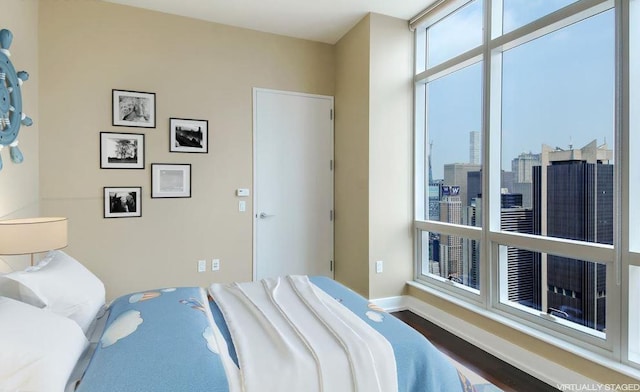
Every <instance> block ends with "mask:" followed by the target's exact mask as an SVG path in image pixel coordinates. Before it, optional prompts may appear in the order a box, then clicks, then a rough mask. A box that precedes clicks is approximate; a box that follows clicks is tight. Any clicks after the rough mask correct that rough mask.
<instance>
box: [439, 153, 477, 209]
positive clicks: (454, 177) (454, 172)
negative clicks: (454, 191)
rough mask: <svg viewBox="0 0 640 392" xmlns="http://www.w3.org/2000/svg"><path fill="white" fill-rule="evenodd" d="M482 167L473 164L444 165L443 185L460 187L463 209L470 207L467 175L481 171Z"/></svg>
mask: <svg viewBox="0 0 640 392" xmlns="http://www.w3.org/2000/svg"><path fill="white" fill-rule="evenodd" d="M481 167H482V166H480V165H475V164H471V163H447V164H445V165H444V181H443V185H451V186H459V187H460V201H461V202H462V203H463V205H462V207H466V206H468V205H469V197H468V189H467V173H469V172H472V171H479V170H480V168H481Z"/></svg>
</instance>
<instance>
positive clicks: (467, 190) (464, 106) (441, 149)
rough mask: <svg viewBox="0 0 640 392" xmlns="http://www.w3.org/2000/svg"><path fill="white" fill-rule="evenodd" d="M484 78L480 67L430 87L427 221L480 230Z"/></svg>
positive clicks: (431, 84) (428, 87)
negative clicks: (477, 199)
mask: <svg viewBox="0 0 640 392" xmlns="http://www.w3.org/2000/svg"><path fill="white" fill-rule="evenodd" d="M481 78H482V63H477V64H474V65H471V66H469V67H467V68H464V69H462V70H460V71H457V72H454V73H451V74H449V75H447V76H445V77H442V78H440V79H437V80H434V81H432V82H430V83H428V84H427V132H428V143H429V145H428V146H427V151H429V155H428V167H427V170H428V174H427V175H426V176H425V178H426V179H427V181H428V187H427V189H428V192H427V193H428V200H425V202H426V206H425V212H426V213H427V214H428V215H427V219H430V220H436V221H441V222H448V223H455V224H463V225H470V226H480V225H481V221H480V220H479V219H476V217H477V216H479V214H480V211H477V210H476V201H475V199H474V198H475V197H478V194H480V193H482V190H481V182H482V181H481V180H480V169H481V164H480V151H481V150H482V149H481V140H482V138H481V134H480V129H481V122H482V114H481V111H482V96H481V91H482V86H481ZM469 178H471V180H468V179H469ZM469 181H471V183H469ZM470 184H471V185H470ZM478 206H479V203H478Z"/></svg>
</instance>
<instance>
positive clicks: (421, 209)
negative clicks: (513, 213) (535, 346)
mask: <svg viewBox="0 0 640 392" xmlns="http://www.w3.org/2000/svg"><path fill="white" fill-rule="evenodd" d="M470 1H472V0H452V1H447V0H445V1H444V2H440V4H438V7H436V8H435V9H434V10H433V12H431V13H427V14H425V15H422V16H421V17H420V22H419V25H417V27H416V30H415V31H416V33H415V34H414V40H415V41H414V42H415V54H416V63H415V72H414V86H415V89H414V92H415V113H414V115H415V130H416V131H415V162H416V166H415V209H414V211H415V215H414V216H415V219H414V232H415V277H414V278H415V281H416V282H418V283H420V284H423V285H426V286H428V287H430V288H433V289H436V290H438V291H439V292H441V293H443V294H444V295H448V296H451V297H452V298H457V299H462V300H464V301H466V302H468V303H471V304H474V305H476V306H478V307H479V308H480V309H483V310H484V311H486V312H489V313H494V314H498V315H501V316H504V317H506V318H508V319H509V320H513V321H514V322H516V323H521V324H522V325H526V326H528V327H532V328H534V329H538V330H541V331H543V332H545V333H548V334H550V335H551V336H554V337H557V338H560V339H561V340H564V341H567V342H570V343H573V344H575V345H577V346H580V347H582V348H586V349H587V350H589V351H591V352H595V353H598V354H600V355H604V356H606V357H609V358H612V359H614V360H616V361H620V362H622V363H625V364H627V365H630V366H633V367H636V368H640V362H633V361H630V360H629V350H628V348H629V339H628V337H629V330H630V327H629V325H628V324H629V317H628V311H623V309H629V303H630V300H629V293H630V290H629V282H628V280H627V281H626V282H625V279H623V276H625V277H628V276H630V274H629V273H626V274H625V273H624V271H627V272H628V271H629V268H630V266H637V267H640V240H639V241H638V252H637V253H636V252H630V251H629V244H630V238H631V236H632V235H633V234H634V233H635V231H634V230H638V233H640V224H636V225H635V226H631V221H632V220H633V219H634V216H635V221H637V222H638V223H640V206H638V207H636V209H637V213H636V214H635V215H634V216H632V217H631V218H629V214H624V213H622V211H631V212H634V211H633V210H630V208H633V207H632V206H630V199H631V197H630V193H631V191H632V190H633V189H637V192H635V194H638V193H640V184H638V186H637V188H634V186H633V181H632V177H631V176H632V175H633V173H630V170H629V167H630V166H631V163H630V160H629V159H632V157H633V155H632V154H631V148H633V146H630V143H629V141H630V140H629V139H630V124H629V123H630V120H629V118H630V111H629V107H630V103H629V101H630V98H629V83H628V80H629V78H630V70H629V23H630V22H629V19H630V10H629V9H630V5H629V1H625V0H579V1H577V2H574V3H572V4H569V5H567V6H565V7H563V8H561V9H559V10H557V11H555V12H552V13H550V14H547V15H545V16H543V17H541V18H539V19H537V20H535V21H533V22H530V23H528V24H525V25H523V26H520V27H518V28H516V29H514V30H512V31H510V32H508V33H506V34H504V35H501V34H497V33H495V32H496V29H500V30H501V19H502V11H501V10H502V0H484V5H483V25H484V26H485V28H484V35H483V43H482V45H481V46H479V47H475V48H472V49H470V50H468V51H467V52H464V53H462V54H459V55H458V56H455V57H453V58H451V59H449V60H447V61H445V62H443V63H440V64H438V65H436V66H434V67H432V68H428V69H427V68H426V64H427V61H426V59H419V56H421V55H426V53H427V52H428V51H427V50H426V47H423V45H425V44H426V39H425V36H426V29H427V28H428V27H429V26H430V25H433V24H435V23H437V22H438V21H440V20H441V19H443V18H446V17H447V16H448V15H450V14H451V13H453V12H455V11H456V10H457V9H458V8H460V7H462V6H464V5H466V4H467V3H469V2H470ZM631 1H633V2H636V7H637V8H638V9H639V10H640V0H631ZM611 9H613V10H614V11H613V12H614V13H615V17H614V19H615V31H616V39H615V45H616V54H615V74H616V76H615V91H616V93H615V96H616V102H615V108H614V113H615V124H614V138H615V143H614V155H615V157H616V161H615V166H614V189H616V190H617V191H616V192H615V193H614V243H613V245H605V244H599V243H587V242H581V241H573V240H566V239H559V238H554V237H542V236H536V235H529V234H522V233H515V232H506V231H502V230H501V229H500V171H501V162H500V156H501V115H502V113H501V110H502V101H501V99H502V97H501V87H502V86H501V77H496V75H501V72H502V53H503V52H504V51H506V50H508V49H510V48H513V47H516V46H518V45H521V44H524V43H526V42H529V41H532V40H534V39H537V38H539V37H541V36H544V35H546V34H548V33H550V32H553V31H558V30H560V29H562V28H565V27H567V26H569V25H571V24H573V23H576V22H579V21H581V20H584V19H586V18H588V17H591V16H594V15H597V14H599V13H601V12H605V11H608V10H611ZM639 12H640V11H639ZM486 26H491V28H486ZM638 29H640V27H638ZM500 32H501V31H500ZM638 57H639V58H640V54H639V55H638ZM480 61H481V62H482V63H483V64H482V67H483V72H482V75H483V81H482V88H483V92H482V106H483V110H482V115H483V118H482V129H481V138H482V167H483V171H484V172H485V173H489V174H488V175H485V176H483V178H482V187H483V195H488V196H487V197H483V198H482V209H483V211H488V212H489V213H488V214H485V219H484V221H483V224H482V227H470V226H462V225H453V224H449V223H444V222H438V221H432V220H428V218H425V214H424V213H425V200H426V199H425V196H426V195H427V189H425V188H426V182H427V181H426V176H427V168H426V165H427V159H426V157H427V156H428V152H427V148H428V146H427V143H426V141H427V140H428V130H427V121H426V116H427V113H426V111H427V108H426V107H427V105H426V99H427V98H426V96H425V90H426V85H427V83H429V82H431V81H433V80H436V79H438V78H441V77H443V76H446V75H449V74H451V73H453V72H455V71H457V70H460V69H462V68H464V67H467V66H469V65H471V64H474V63H477V62H480ZM636 73H637V74H638V76H637V77H640V71H637V72H636ZM637 94H638V96H639V97H638V100H639V101H640V91H638V93H637ZM636 138H637V139H638V141H637V143H638V147H640V136H636ZM622 146H625V148H624V149H623V147H622ZM494 149H497V153H493V154H492V151H493V150H494ZM487 157H489V159H487ZM638 161H640V158H639V159H638ZM639 163H640V162H639ZM631 167H633V166H631ZM638 172H639V173H640V170H638ZM636 176H638V175H636ZM487 190H488V191H487ZM635 227H638V228H637V229H636V228H635ZM424 231H426V232H437V233H443V234H450V235H456V236H460V237H463V238H469V239H474V240H478V241H480V244H481V245H480V246H481V250H480V251H481V258H480V259H481V262H480V265H479V276H478V279H479V284H480V290H479V292H473V290H468V288H466V287H464V286H463V285H462V284H458V283H454V282H446V279H442V278H440V279H439V278H437V277H433V276H429V275H428V274H423V273H422V270H421V264H422V262H421V255H422V246H423V245H422V242H421V237H422V235H421V233H422V232H424ZM639 238H640V237H639ZM500 246H513V247H517V248H521V249H526V250H531V251H536V252H543V253H548V254H553V255H560V256H566V257H571V258H576V259H580V260H585V261H591V262H597V263H602V264H605V265H607V267H606V268H607V278H606V279H607V281H606V287H607V300H606V301H607V306H606V320H607V327H606V334H605V333H598V332H597V331H588V330H585V329H586V328H580V327H568V326H567V323H566V322H565V321H564V320H559V319H558V318H555V317H553V316H547V315H546V314H544V315H543V314H542V313H541V312H537V311H535V310H533V309H530V310H526V309H519V308H517V307H514V306H511V305H508V304H504V303H502V302H501V300H500V298H501V296H500V290H501V288H500V285H499V284H495V283H496V282H500V260H499V255H500ZM542 275H544V276H545V279H546V275H545V274H544V273H543V274H542ZM542 287H546V285H545V284H544V282H543V284H542ZM545 293H546V291H545ZM545 302H546V300H545ZM536 313H537V314H536Z"/></svg>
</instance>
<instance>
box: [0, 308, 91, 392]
mask: <svg viewBox="0 0 640 392" xmlns="http://www.w3.org/2000/svg"><path fill="white" fill-rule="evenodd" d="M0 320H2V322H0V347H2V349H0V391H34V392H40V391H42V392H58V391H60V392H62V391H64V388H65V386H66V384H67V380H68V379H69V375H70V374H71V371H72V370H73V368H74V366H75V364H76V362H77V361H78V358H79V357H80V355H81V354H82V352H83V351H84V350H85V348H86V347H87V345H88V342H87V339H86V338H85V336H84V333H83V332H82V330H81V329H80V327H79V326H78V324H76V323H74V322H73V321H71V320H69V319H67V318H64V317H60V316H58V315H56V314H53V313H51V312H49V311H46V310H44V309H38V308H36V307H34V306H31V305H28V304H25V303H22V302H19V301H16V300H13V299H10V298H3V297H0Z"/></svg>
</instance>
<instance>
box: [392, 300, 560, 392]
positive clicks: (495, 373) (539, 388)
mask: <svg viewBox="0 0 640 392" xmlns="http://www.w3.org/2000/svg"><path fill="white" fill-rule="evenodd" d="M392 314H393V315H394V316H396V317H397V318H399V319H400V320H402V321H404V322H405V323H407V324H409V325H410V326H412V327H413V328H414V329H416V330H417V331H418V332H420V333H421V334H423V335H424V336H426V337H427V339H429V340H430V341H431V343H433V345H434V346H436V347H437V348H438V349H439V350H440V351H442V352H443V353H445V354H447V355H448V356H450V357H451V358H453V359H455V360H456V361H458V362H460V363H461V364H463V365H464V366H466V367H467V368H469V369H471V370H473V371H474V372H476V373H477V374H479V375H480V376H482V377H484V378H485V379H486V380H487V381H489V382H491V383H492V384H494V385H495V386H497V387H498V388H500V389H502V390H503V391H505V392H508V391H517V392H529V391H531V392H545V391H558V390H557V389H555V388H553V387H552V386H550V385H549V384H547V383H544V382H542V381H540V380H538V379H537V378H535V377H533V376H530V375H529V374H527V373H525V372H523V371H521V370H519V369H517V368H515V367H513V366H511V365H509V364H508V363H506V362H504V361H502V360H500V359H498V358H496V357H494V356H493V355H491V354H489V353H487V352H485V351H483V350H481V349H479V348H478V347H476V346H474V345H472V344H470V343H467V342H466V341H465V340H463V339H460V338H459V337H457V336H455V335H453V334H452V333H451V332H448V331H446V330H444V329H442V328H440V327H439V326H437V325H435V324H433V323H431V322H429V321H427V320H425V319H423V318H422V317H420V316H417V315H415V314H414V313H412V312H410V311H408V310H405V311H401V312H394V313H392Z"/></svg>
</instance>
